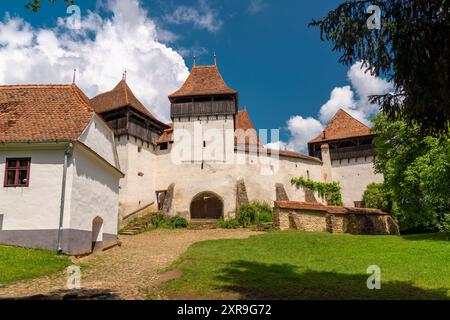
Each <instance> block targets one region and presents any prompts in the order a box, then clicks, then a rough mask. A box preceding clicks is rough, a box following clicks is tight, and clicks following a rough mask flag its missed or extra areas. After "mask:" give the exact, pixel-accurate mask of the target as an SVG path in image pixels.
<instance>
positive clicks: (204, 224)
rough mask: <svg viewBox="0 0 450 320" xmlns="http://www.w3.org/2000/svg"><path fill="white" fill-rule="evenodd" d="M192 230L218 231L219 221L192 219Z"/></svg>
mask: <svg viewBox="0 0 450 320" xmlns="http://www.w3.org/2000/svg"><path fill="white" fill-rule="evenodd" d="M190 229H191V230H209V229H217V220H214V219H192V220H191V222H190Z"/></svg>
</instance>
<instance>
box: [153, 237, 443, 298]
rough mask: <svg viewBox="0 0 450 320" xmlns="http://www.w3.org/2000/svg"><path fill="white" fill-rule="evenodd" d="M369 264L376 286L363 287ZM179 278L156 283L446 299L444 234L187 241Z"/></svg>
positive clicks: (187, 291) (268, 293)
mask: <svg viewBox="0 0 450 320" xmlns="http://www.w3.org/2000/svg"><path fill="white" fill-rule="evenodd" d="M369 265H378V266H380V267H381V272H382V274H381V280H382V281H381V290H368V289H367V286H366V281H367V278H368V276H369V275H368V274H366V269H367V267H368V266H369ZM172 267H173V268H179V269H181V270H182V272H183V276H182V277H181V278H179V279H176V280H173V281H170V282H168V283H165V284H164V285H162V287H161V288H160V289H161V290H162V292H163V294H164V295H166V296H168V297H169V298H170V297H172V298H236V299H255V298H256V299H264V298H265V299H448V298H450V296H449V292H450V291H448V290H450V234H434V235H418V236H417V235H415V236H414V235H413V236H404V237H394V236H352V235H346V234H344V235H332V234H327V233H300V232H296V231H287V232H273V233H269V234H265V235H261V236H254V237H251V238H249V239H245V240H219V241H207V242H202V243H198V244H195V245H193V246H192V247H190V249H189V250H188V251H187V252H186V253H185V254H184V255H183V256H182V257H181V258H180V260H179V261H177V262H176V263H175V264H174V265H173V266H172Z"/></svg>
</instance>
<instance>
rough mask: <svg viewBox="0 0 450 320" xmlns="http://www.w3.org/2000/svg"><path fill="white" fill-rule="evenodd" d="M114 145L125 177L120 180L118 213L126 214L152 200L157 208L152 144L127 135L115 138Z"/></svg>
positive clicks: (154, 161)
mask: <svg viewBox="0 0 450 320" xmlns="http://www.w3.org/2000/svg"><path fill="white" fill-rule="evenodd" d="M116 146H117V154H118V158H119V163H120V167H121V169H122V171H123V172H124V173H125V178H123V179H122V180H121V182H120V196H119V204H120V205H119V207H120V208H119V211H120V215H121V216H124V215H127V214H129V213H131V212H133V211H135V210H138V209H140V208H142V207H144V206H146V205H148V204H150V203H152V202H154V203H155V204H154V205H153V208H154V209H155V208H157V205H156V193H155V175H156V173H155V172H156V170H157V168H156V160H155V150H154V149H153V146H152V145H147V143H145V142H143V141H142V140H140V139H135V138H134V137H129V138H128V139H127V136H121V137H120V138H116ZM139 150H140V151H139ZM158 170H159V169H158Z"/></svg>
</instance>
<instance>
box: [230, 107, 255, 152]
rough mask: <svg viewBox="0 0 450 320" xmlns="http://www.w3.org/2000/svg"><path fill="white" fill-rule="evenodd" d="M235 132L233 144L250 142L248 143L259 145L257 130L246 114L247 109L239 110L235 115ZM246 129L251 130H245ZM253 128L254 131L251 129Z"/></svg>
mask: <svg viewBox="0 0 450 320" xmlns="http://www.w3.org/2000/svg"><path fill="white" fill-rule="evenodd" d="M236 130H237V131H236V133H235V137H234V140H235V144H247V145H248V144H250V145H261V141H260V140H259V137H258V132H257V131H256V129H255V127H254V126H253V122H252V120H251V119H250V116H249V115H248V112H247V110H239V112H238V113H237V115H236ZM247 130H252V131H249V132H246V131H247ZM253 130H254V131H253Z"/></svg>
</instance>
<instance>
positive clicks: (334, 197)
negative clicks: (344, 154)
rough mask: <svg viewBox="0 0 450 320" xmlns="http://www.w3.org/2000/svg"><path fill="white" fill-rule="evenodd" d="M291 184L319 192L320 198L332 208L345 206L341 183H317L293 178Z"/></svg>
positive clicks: (301, 178)
mask: <svg viewBox="0 0 450 320" xmlns="http://www.w3.org/2000/svg"><path fill="white" fill-rule="evenodd" d="M291 184H293V185H295V186H297V187H305V188H308V189H310V190H311V191H314V192H317V194H318V195H319V197H320V198H322V199H324V200H325V201H326V202H327V204H328V205H330V206H343V205H344V203H343V202H342V195H341V185H340V184H339V182H330V183H327V182H316V181H312V180H310V179H305V178H303V177H298V178H293V179H292V180H291Z"/></svg>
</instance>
